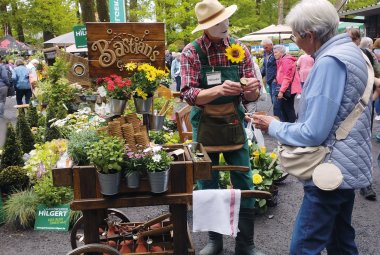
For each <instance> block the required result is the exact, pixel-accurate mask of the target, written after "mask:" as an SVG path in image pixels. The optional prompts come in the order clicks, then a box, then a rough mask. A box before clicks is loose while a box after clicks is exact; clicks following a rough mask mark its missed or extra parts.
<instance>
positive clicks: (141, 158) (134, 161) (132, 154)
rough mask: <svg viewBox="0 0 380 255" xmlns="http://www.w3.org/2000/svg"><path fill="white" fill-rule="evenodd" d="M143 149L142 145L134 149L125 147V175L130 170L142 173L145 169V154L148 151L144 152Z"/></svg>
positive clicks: (130, 171)
mask: <svg viewBox="0 0 380 255" xmlns="http://www.w3.org/2000/svg"><path fill="white" fill-rule="evenodd" d="M144 149H145V147H144V146H138V147H137V150H136V151H132V150H129V148H128V147H127V153H126V155H125V169H126V170H127V171H126V174H127V175H129V174H130V173H132V172H140V173H143V172H145V171H146V156H147V155H148V152H144Z"/></svg>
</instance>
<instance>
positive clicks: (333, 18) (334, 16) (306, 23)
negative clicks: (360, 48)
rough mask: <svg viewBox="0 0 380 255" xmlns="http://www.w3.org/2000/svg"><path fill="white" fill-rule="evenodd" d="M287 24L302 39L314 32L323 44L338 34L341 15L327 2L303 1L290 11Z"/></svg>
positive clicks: (322, 0) (318, 0)
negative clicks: (308, 33) (306, 34)
mask: <svg viewBox="0 0 380 255" xmlns="http://www.w3.org/2000/svg"><path fill="white" fill-rule="evenodd" d="M286 24H288V25H289V26H290V27H291V28H292V30H293V32H297V33H298V34H300V36H301V37H302V36H304V35H305V33H306V32H314V33H315V35H316V37H317V39H318V40H319V41H320V42H321V43H322V44H323V43H325V42H327V41H328V40H329V39H330V38H331V37H333V36H335V35H336V34H337V31H338V25H339V15H338V13H337V11H336V9H335V7H334V6H333V5H332V4H331V3H330V2H329V1H327V0H302V1H301V2H300V3H298V4H297V5H295V6H294V7H293V8H292V9H291V10H290V12H289V14H288V15H287V16H286Z"/></svg>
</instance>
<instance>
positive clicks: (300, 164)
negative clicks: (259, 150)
mask: <svg viewBox="0 0 380 255" xmlns="http://www.w3.org/2000/svg"><path fill="white" fill-rule="evenodd" d="M363 57H364V59H365V60H366V62H367V69H368V82H367V86H366V89H365V90H364V93H363V96H362V97H361V98H360V99H359V101H358V103H357V104H356V106H355V108H354V109H353V111H352V112H351V113H350V114H349V115H348V116H347V118H346V119H345V120H344V121H343V122H342V123H341V124H340V126H339V127H338V129H337V131H336V132H335V138H336V140H337V141H340V140H344V139H346V138H347V136H348V134H349V133H350V131H351V130H352V128H353V127H354V125H355V123H356V121H357V120H358V119H359V117H360V115H361V114H362V113H363V111H364V110H365V108H366V107H367V105H368V102H369V99H370V96H371V91H372V86H373V82H374V71H373V68H372V65H371V63H370V62H369V59H368V58H367V56H366V55H364V54H363ZM329 153H330V150H329V148H328V147H325V146H315V147H294V146H288V145H280V146H279V160H280V165H281V166H282V169H283V170H284V171H285V172H287V173H289V174H290V175H293V176H295V177H297V178H298V179H300V180H303V181H306V180H310V179H313V182H314V184H315V185H316V186H317V187H318V188H320V189H322V190H334V189H336V188H338V187H339V186H340V184H341V183H342V181H343V175H342V173H341V171H340V169H339V168H338V167H337V166H336V165H334V164H333V163H331V162H330V161H328V162H326V163H322V162H324V161H325V158H326V155H327V154H329Z"/></svg>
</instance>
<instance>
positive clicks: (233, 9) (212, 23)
mask: <svg viewBox="0 0 380 255" xmlns="http://www.w3.org/2000/svg"><path fill="white" fill-rule="evenodd" d="M236 10H237V5H236V4H233V5H231V6H228V7H227V8H225V9H224V11H223V12H222V13H221V14H220V15H218V16H217V17H215V18H213V19H211V20H209V21H207V22H205V23H202V24H198V26H197V27H196V28H195V29H194V30H193V31H192V32H191V33H192V34H194V33H196V32H198V31H201V30H205V29H208V28H210V27H213V26H215V25H216V24H218V23H220V22H222V21H223V20H226V19H228V18H229V17H231V16H232V14H234V13H235V12H236Z"/></svg>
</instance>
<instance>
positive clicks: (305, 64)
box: [297, 54, 314, 88]
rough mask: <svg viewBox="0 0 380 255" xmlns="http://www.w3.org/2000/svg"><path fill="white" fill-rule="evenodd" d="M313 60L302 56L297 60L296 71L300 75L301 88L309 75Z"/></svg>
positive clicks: (304, 55) (307, 56)
mask: <svg viewBox="0 0 380 255" xmlns="http://www.w3.org/2000/svg"><path fill="white" fill-rule="evenodd" d="M313 65H314V58H312V57H311V56H310V55H307V54H303V55H301V56H300V57H299V58H298V61H297V69H298V73H299V75H300V82H301V86H302V88H303V84H304V83H305V81H306V79H307V76H308V75H309V72H310V70H311V69H312V68H313Z"/></svg>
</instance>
